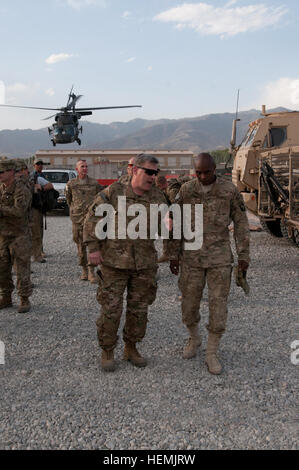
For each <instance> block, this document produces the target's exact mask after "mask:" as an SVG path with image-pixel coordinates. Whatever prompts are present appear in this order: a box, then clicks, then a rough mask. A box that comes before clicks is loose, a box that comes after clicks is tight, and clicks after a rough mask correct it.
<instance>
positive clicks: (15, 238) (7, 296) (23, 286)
mask: <svg viewBox="0 0 299 470" xmlns="http://www.w3.org/2000/svg"><path fill="white" fill-rule="evenodd" d="M31 200H32V194H31V191H30V190H29V188H28V187H26V185H25V184H24V182H22V181H17V179H16V177H15V162H14V161H12V160H3V161H0V292H1V298H0V309H2V308H7V307H11V306H12V298H11V296H12V292H13V290H14V283H13V280H12V265H13V263H14V264H15V267H16V276H17V290H18V294H19V297H20V305H19V308H18V312H19V313H25V312H28V311H29V310H30V302H29V297H30V295H31V293H32V288H31V281H30V253H31V240H30V234H29V211H30V207H31Z"/></svg>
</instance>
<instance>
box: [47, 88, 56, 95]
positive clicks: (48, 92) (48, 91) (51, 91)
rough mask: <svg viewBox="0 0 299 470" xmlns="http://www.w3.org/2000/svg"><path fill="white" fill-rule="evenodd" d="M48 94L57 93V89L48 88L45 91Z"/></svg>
mask: <svg viewBox="0 0 299 470" xmlns="http://www.w3.org/2000/svg"><path fill="white" fill-rule="evenodd" d="M45 93H46V95H48V96H53V95H55V91H54V90H53V88H48V89H47V90H46V91H45Z"/></svg>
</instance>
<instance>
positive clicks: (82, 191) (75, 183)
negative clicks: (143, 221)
mask: <svg viewBox="0 0 299 470" xmlns="http://www.w3.org/2000/svg"><path fill="white" fill-rule="evenodd" d="M76 170H77V173H78V176H77V178H75V179H72V180H70V181H69V182H68V183H67V185H66V200H67V203H68V205H69V207H70V217H71V220H72V223H73V240H74V242H75V243H76V245H77V249H78V258H79V265H80V266H82V275H81V280H82V281H87V280H89V281H90V282H91V283H92V284H97V279H96V276H95V274H94V266H91V265H89V264H88V260H87V252H86V246H85V245H84V244H83V222H84V218H85V216H86V213H87V209H88V207H89V206H90V204H91V203H92V202H93V200H94V198H95V197H96V195H97V194H98V193H99V192H100V191H101V190H102V189H103V187H102V186H101V185H100V184H99V183H98V182H97V180H95V179H93V178H90V177H89V176H88V165H87V163H86V160H79V161H78V162H77V165H76Z"/></svg>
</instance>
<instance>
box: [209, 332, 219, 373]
mask: <svg viewBox="0 0 299 470" xmlns="http://www.w3.org/2000/svg"><path fill="white" fill-rule="evenodd" d="M220 338H221V335H217V334H215V333H209V336H208V344H207V350H206V364H207V366H208V369H209V372H210V373H211V374H215V375H218V374H221V372H222V366H221V364H220V362H219V360H218V358H217V355H216V353H217V349H218V346H219V343H220Z"/></svg>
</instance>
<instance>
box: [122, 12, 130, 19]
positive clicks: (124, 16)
mask: <svg viewBox="0 0 299 470" xmlns="http://www.w3.org/2000/svg"><path fill="white" fill-rule="evenodd" d="M130 16H132V13H131V12H130V11H124V12H123V14H122V18H124V19H125V20H127V19H129V18H130Z"/></svg>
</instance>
